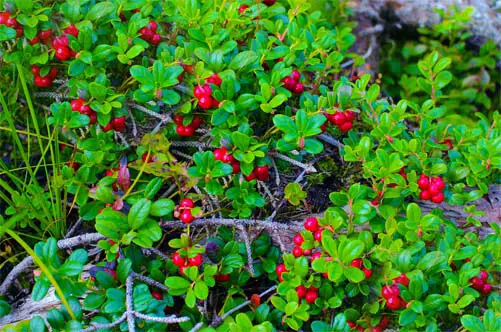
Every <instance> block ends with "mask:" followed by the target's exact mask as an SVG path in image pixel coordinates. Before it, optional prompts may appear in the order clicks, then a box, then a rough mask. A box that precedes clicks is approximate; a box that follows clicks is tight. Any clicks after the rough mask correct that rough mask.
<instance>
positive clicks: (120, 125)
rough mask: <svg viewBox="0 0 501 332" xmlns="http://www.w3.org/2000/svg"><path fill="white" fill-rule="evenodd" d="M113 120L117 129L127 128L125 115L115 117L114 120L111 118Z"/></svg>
mask: <svg viewBox="0 0 501 332" xmlns="http://www.w3.org/2000/svg"><path fill="white" fill-rule="evenodd" d="M111 122H112V123H113V128H115V130H117V131H122V130H124V129H125V122H126V118H125V116H120V117H118V118H113V120H111Z"/></svg>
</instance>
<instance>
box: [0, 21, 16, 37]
mask: <svg viewBox="0 0 501 332" xmlns="http://www.w3.org/2000/svg"><path fill="white" fill-rule="evenodd" d="M14 38H16V30H14V29H12V28H9V27H7V26H6V25H3V24H0V41H5V40H11V39H14Z"/></svg>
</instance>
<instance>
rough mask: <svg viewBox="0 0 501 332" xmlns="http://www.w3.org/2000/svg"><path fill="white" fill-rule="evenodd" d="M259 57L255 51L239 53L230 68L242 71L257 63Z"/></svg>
mask: <svg viewBox="0 0 501 332" xmlns="http://www.w3.org/2000/svg"><path fill="white" fill-rule="evenodd" d="M258 60H259V56H258V55H257V53H256V52H254V51H244V52H240V53H238V54H237V55H236V56H235V57H234V58H233V59H232V60H231V62H230V64H229V68H231V69H233V70H242V69H243V68H244V67H245V66H247V65H250V64H251V63H253V62H257V61H258Z"/></svg>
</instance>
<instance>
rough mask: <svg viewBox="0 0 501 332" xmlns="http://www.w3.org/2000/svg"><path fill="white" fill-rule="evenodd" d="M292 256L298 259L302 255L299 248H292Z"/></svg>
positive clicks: (301, 250)
mask: <svg viewBox="0 0 501 332" xmlns="http://www.w3.org/2000/svg"><path fill="white" fill-rule="evenodd" d="M292 254H293V255H294V257H300V256H302V255H303V249H301V247H294V248H292Z"/></svg>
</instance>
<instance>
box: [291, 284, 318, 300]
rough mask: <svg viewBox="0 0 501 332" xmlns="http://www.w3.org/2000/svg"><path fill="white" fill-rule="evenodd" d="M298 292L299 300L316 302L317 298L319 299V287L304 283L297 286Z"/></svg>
mask: <svg viewBox="0 0 501 332" xmlns="http://www.w3.org/2000/svg"><path fill="white" fill-rule="evenodd" d="M296 293H297V296H298V297H299V301H301V300H302V299H305V300H306V302H308V303H309V304H313V303H315V301H316V299H318V288H316V287H314V286H310V287H308V288H306V287H305V286H303V285H301V286H298V287H296Z"/></svg>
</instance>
